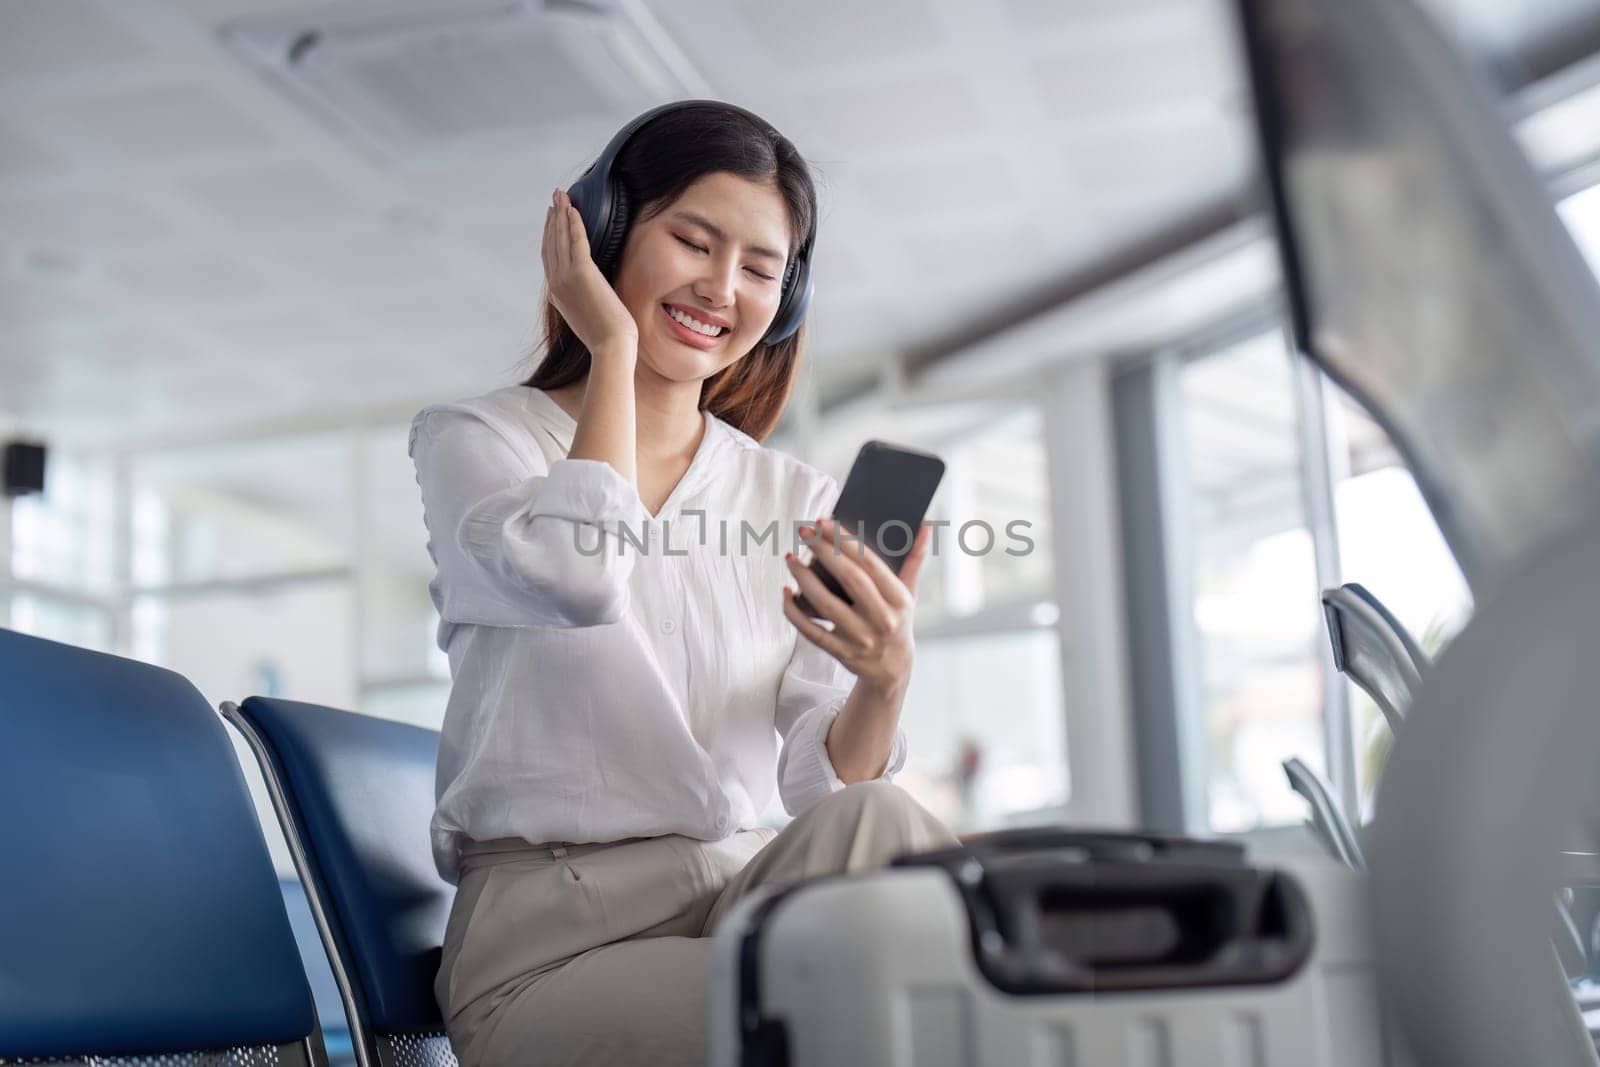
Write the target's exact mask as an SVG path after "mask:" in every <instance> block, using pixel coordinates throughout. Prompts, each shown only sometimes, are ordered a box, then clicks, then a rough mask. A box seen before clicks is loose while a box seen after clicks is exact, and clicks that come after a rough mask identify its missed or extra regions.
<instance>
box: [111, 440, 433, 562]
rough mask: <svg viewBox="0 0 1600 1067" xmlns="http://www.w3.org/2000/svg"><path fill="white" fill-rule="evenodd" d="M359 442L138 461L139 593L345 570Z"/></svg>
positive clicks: (220, 449)
mask: <svg viewBox="0 0 1600 1067" xmlns="http://www.w3.org/2000/svg"><path fill="white" fill-rule="evenodd" d="M353 440H354V439H353V435H352V434H350V433H348V432H337V433H323V434H313V435H306V436H300V437H280V438H273V439H270V440H262V441H245V442H236V443H228V444H220V445H209V446H206V447H204V448H184V449H173V450H168V451H162V452H156V453H150V454H147V455H142V456H139V457H138V458H137V459H136V460H135V462H134V464H133V469H132V476H133V494H134V497H133V532H134V537H135V542H134V545H133V555H132V560H133V581H134V584H135V585H136V586H139V587H150V586H160V585H168V584H187V583H193V582H203V581H214V580H231V579H239V578H252V577H259V576H263V575H275V574H284V573H294V572H306V571H315V570H323V569H330V568H337V567H341V566H344V565H345V564H346V563H347V562H348V561H349V559H350V557H351V546H352V542H353V538H354V527H355V514H356V509H355V506H354V496H355V492H354V470H355V467H354V458H353V456H354V453H353ZM401 454H402V455H404V451H403V450H402V453H401Z"/></svg>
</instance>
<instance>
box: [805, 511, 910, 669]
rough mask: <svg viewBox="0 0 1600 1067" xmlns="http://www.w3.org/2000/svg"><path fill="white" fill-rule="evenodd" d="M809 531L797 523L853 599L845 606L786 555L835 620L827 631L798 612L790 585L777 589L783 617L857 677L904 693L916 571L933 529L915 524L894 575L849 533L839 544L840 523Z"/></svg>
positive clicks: (809, 595)
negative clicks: (814, 533)
mask: <svg viewBox="0 0 1600 1067" xmlns="http://www.w3.org/2000/svg"><path fill="white" fill-rule="evenodd" d="M809 529H810V528H809V527H802V528H801V536H802V538H803V539H805V540H806V542H807V543H808V544H810V545H811V546H812V551H813V554H814V555H815V556H816V558H817V559H819V560H821V561H822V566H823V567H825V568H826V569H827V570H828V571H829V572H830V573H831V574H832V575H833V577H834V579H835V580H836V581H837V582H838V583H839V584H840V585H841V586H843V587H844V590H845V592H846V593H848V594H850V599H851V600H852V601H854V603H853V604H847V603H845V602H844V601H843V600H841V599H840V598H839V597H837V596H835V595H834V594H833V593H832V592H830V591H829V590H828V587H827V586H825V585H823V584H822V581H821V579H819V578H818V577H817V576H816V575H815V574H813V573H812V572H811V568H810V567H809V566H808V565H804V564H802V563H801V562H800V560H799V559H798V558H797V557H796V556H795V555H794V554H793V553H785V555H784V559H785V560H786V561H787V563H788V565H789V572H790V573H791V574H793V575H794V577H795V581H796V582H798V583H799V584H800V592H802V593H804V594H805V595H806V599H807V600H809V601H810V602H811V605H812V606H813V607H815V608H816V609H817V610H818V611H820V612H821V613H822V614H823V616H824V617H825V618H827V619H828V620H829V621H831V622H832V623H833V629H832V630H831V631H830V630H827V629H825V628H824V627H823V626H822V625H821V624H820V623H819V622H817V620H815V619H813V618H811V617H810V616H808V615H807V614H806V613H805V612H804V611H801V610H800V607H799V605H798V604H796V603H795V591H794V590H793V589H791V588H789V587H788V586H784V587H783V614H784V615H785V616H786V617H787V618H788V619H789V621H790V622H792V623H794V625H795V627H796V628H797V629H798V630H799V631H800V633H801V634H803V635H804V636H805V638H806V639H807V640H808V641H810V642H811V643H812V644H814V645H816V646H817V647H818V648H820V649H822V650H823V651H824V652H827V653H828V654H829V655H831V656H833V658H834V659H837V660H838V661H839V662H840V663H842V664H844V666H845V667H846V668H847V669H848V670H849V671H850V673H851V674H854V675H855V676H856V679H857V680H858V681H859V682H862V683H865V684H866V685H868V686H871V687H872V688H873V689H875V690H876V691H878V692H881V693H895V692H904V689H905V686H906V684H907V683H908V682H909V681H910V679H911V660H912V652H913V641H912V638H911V616H912V612H913V609H914V608H915V607H916V595H917V575H918V573H919V572H920V571H921V570H922V564H923V561H924V560H925V559H927V557H928V535H929V534H930V533H931V532H932V528H931V527H929V526H928V524H927V523H923V524H922V525H921V526H920V527H919V528H918V529H917V536H916V538H915V539H914V540H913V541H912V543H911V551H910V552H908V553H907V554H906V558H905V563H904V565H902V566H901V568H900V573H899V574H896V573H895V572H894V571H893V570H891V569H890V567H889V565H888V564H887V563H885V562H884V561H883V558H882V557H881V556H879V555H878V553H877V552H875V551H874V550H873V549H872V548H871V547H870V546H868V545H867V543H866V542H865V541H864V540H862V539H861V538H859V537H857V536H855V535H854V534H853V533H850V532H849V531H846V533H847V536H846V537H845V538H844V540H843V541H842V542H841V541H840V540H839V537H838V535H839V529H838V524H837V523H836V522H834V521H833V520H832V519H822V520H820V521H819V522H818V524H817V533H818V537H817V538H816V539H815V540H812V539H810V538H808V537H807V536H806V535H807V533H808V531H809Z"/></svg>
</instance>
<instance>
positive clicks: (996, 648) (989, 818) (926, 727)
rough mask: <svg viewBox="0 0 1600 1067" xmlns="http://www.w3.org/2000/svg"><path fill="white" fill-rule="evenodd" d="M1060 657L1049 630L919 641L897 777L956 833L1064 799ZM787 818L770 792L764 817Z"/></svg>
mask: <svg viewBox="0 0 1600 1067" xmlns="http://www.w3.org/2000/svg"><path fill="white" fill-rule="evenodd" d="M1060 662H1061V661H1060V647H1059V643H1058V641H1057V639H1056V633H1055V631H1054V630H1053V629H1049V628H1040V629H1037V630H1021V631H1012V632H1007V633H992V634H982V635H977V636H971V637H941V638H937V639H927V640H919V641H918V643H917V667H916V670H915V672H913V674H912V679H911V687H910V689H909V690H908V691H907V693H906V701H905V711H904V715H903V718H902V720H901V726H902V727H903V728H904V729H905V731H906V743H907V746H908V749H907V752H906V765H905V769H904V770H902V771H901V772H900V773H899V774H898V775H896V776H895V783H896V784H897V785H899V786H901V787H902V788H904V789H905V790H906V792H908V793H910V794H911V795H912V796H913V797H915V798H916V800H917V801H918V803H920V804H922V805H923V807H925V808H927V809H928V810H929V811H930V812H932V813H933V814H934V815H937V816H938V817H939V818H940V819H941V820H942V821H944V823H945V824H946V825H947V826H949V827H950V828H951V829H952V830H954V831H955V832H956V833H968V832H973V831H977V830H984V829H992V828H995V827H998V826H1001V825H1005V824H1007V823H1008V822H1010V821H1011V820H1013V819H1015V818H1018V817H1021V816H1023V815H1025V814H1026V813H1030V812H1037V811H1038V810H1039V809H1046V808H1048V809H1058V808H1059V807H1060V806H1061V805H1063V804H1065V803H1066V799H1067V784H1068V783H1067V772H1066V767H1067V757H1066V736H1065V729H1066V726H1065V723H1066V712H1065V709H1064V708H1063V707H1062V684H1063V683H1062V678H1061V666H1060ZM788 818H789V816H788V815H787V813H785V812H784V810H783V805H782V802H781V801H780V800H779V799H778V798H777V797H776V796H774V798H773V801H772V804H771V806H770V807H769V808H768V810H767V811H766V812H764V813H763V815H762V820H761V821H762V822H764V823H766V824H767V825H771V826H779V827H781V826H783V825H784V824H785V823H786V822H787V821H788Z"/></svg>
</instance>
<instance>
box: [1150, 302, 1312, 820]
mask: <svg viewBox="0 0 1600 1067" xmlns="http://www.w3.org/2000/svg"><path fill="white" fill-rule="evenodd" d="M1178 394H1179V396H1178V402H1179V405H1180V411H1181V419H1180V434H1181V437H1180V440H1181V443H1182V467H1183V469H1184V472H1185V476H1184V478H1183V479H1181V481H1182V483H1183V488H1182V490H1181V491H1182V492H1183V493H1184V501H1183V505H1184V506H1183V513H1184V514H1185V515H1186V517H1187V520H1188V523H1187V527H1186V528H1185V529H1184V530H1182V531H1181V532H1180V534H1179V536H1180V537H1183V538H1184V539H1185V541H1186V546H1185V551H1184V553H1183V555H1184V556H1186V558H1187V560H1188V568H1187V569H1188V572H1189V573H1188V576H1187V578H1188V583H1189V588H1190V591H1191V595H1192V603H1191V605H1190V608H1191V612H1190V617H1191V618H1192V620H1193V631H1192V632H1193V634H1194V639H1195V642H1196V653H1197V654H1196V660H1197V667H1198V673H1199V678H1198V680H1197V686H1196V690H1197V696H1198V705H1199V707H1198V711H1199V714H1200V717H1201V722H1202V724H1203V729H1204V736H1205V738H1206V750H1205V753H1204V755H1205V758H1206V768H1205V769H1206V789H1207V808H1208V810H1207V813H1206V814H1207V820H1206V821H1207V824H1208V825H1209V827H1210V829H1211V830H1213V831H1216V832H1226V831H1237V830H1247V829H1253V828H1256V827H1261V826H1270V825H1285V824H1291V823H1297V822H1299V821H1300V820H1301V819H1303V818H1304V815H1305V806H1304V804H1303V802H1302V801H1301V800H1300V798H1299V797H1297V796H1296V795H1295V794H1294V793H1293V792H1292V791H1291V790H1290V789H1289V787H1288V784H1287V781H1286V779H1285V777H1284V774H1283V770H1282V767H1281V764H1282V761H1284V760H1286V759H1288V758H1290V757H1291V756H1298V757H1300V758H1301V759H1303V760H1304V761H1305V762H1306V763H1307V764H1308V765H1310V766H1312V767H1314V768H1315V769H1317V770H1318V771H1321V772H1323V773H1326V756H1325V745H1324V742H1323V735H1322V729H1323V727H1322V686H1321V678H1322V674H1321V668H1320V663H1319V658H1318V657H1319V652H1320V649H1319V647H1318V643H1319V642H1320V641H1322V640H1324V637H1323V625H1322V619H1321V611H1320V607H1319V604H1318V599H1317V593H1318V589H1317V571H1316V560H1315V555H1314V551H1313V545H1312V539H1311V532H1310V530H1309V528H1308V524H1307V521H1306V515H1305V497H1304V486H1303V479H1302V475H1301V460H1300V449H1299V436H1298V428H1297V427H1298V415H1297V409H1296V403H1295V390H1294V379H1293V367H1292V364H1291V362H1290V357H1289V354H1288V352H1287V351H1286V349H1285V348H1284V345H1283V342H1282V339H1281V337H1280V335H1279V334H1277V333H1275V332H1274V333H1268V334H1263V335H1260V336H1258V337H1256V338H1254V339H1252V340H1249V341H1246V342H1244V343H1241V344H1238V345H1235V346H1233V347H1231V348H1227V349H1224V350H1222V351H1219V352H1216V353H1214V354H1211V355H1209V356H1206V357H1204V358H1201V359H1197V360H1194V361H1191V362H1189V363H1187V364H1186V365H1185V366H1184V367H1183V368H1182V370H1181V373H1180V377H1179V383H1178Z"/></svg>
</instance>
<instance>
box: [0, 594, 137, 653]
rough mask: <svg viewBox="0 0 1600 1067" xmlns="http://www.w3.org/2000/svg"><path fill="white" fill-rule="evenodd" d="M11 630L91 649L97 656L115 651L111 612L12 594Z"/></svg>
mask: <svg viewBox="0 0 1600 1067" xmlns="http://www.w3.org/2000/svg"><path fill="white" fill-rule="evenodd" d="M10 628H11V629H13V630H16V631H17V632H18V633H24V634H32V635H33V636H34V637H43V638H46V639H48V640H51V641H61V642H63V643H65V644H69V645H77V646H79V647H80V648H92V649H94V650H95V651H96V652H114V651H115V649H113V648H112V647H111V613H110V611H109V610H108V609H106V608H103V607H96V606H94V605H91V604H84V603H73V602H69V601H65V600H59V599H56V598H54V597H49V596H36V595H34V594H31V593H14V594H12V596H11V622H10Z"/></svg>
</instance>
